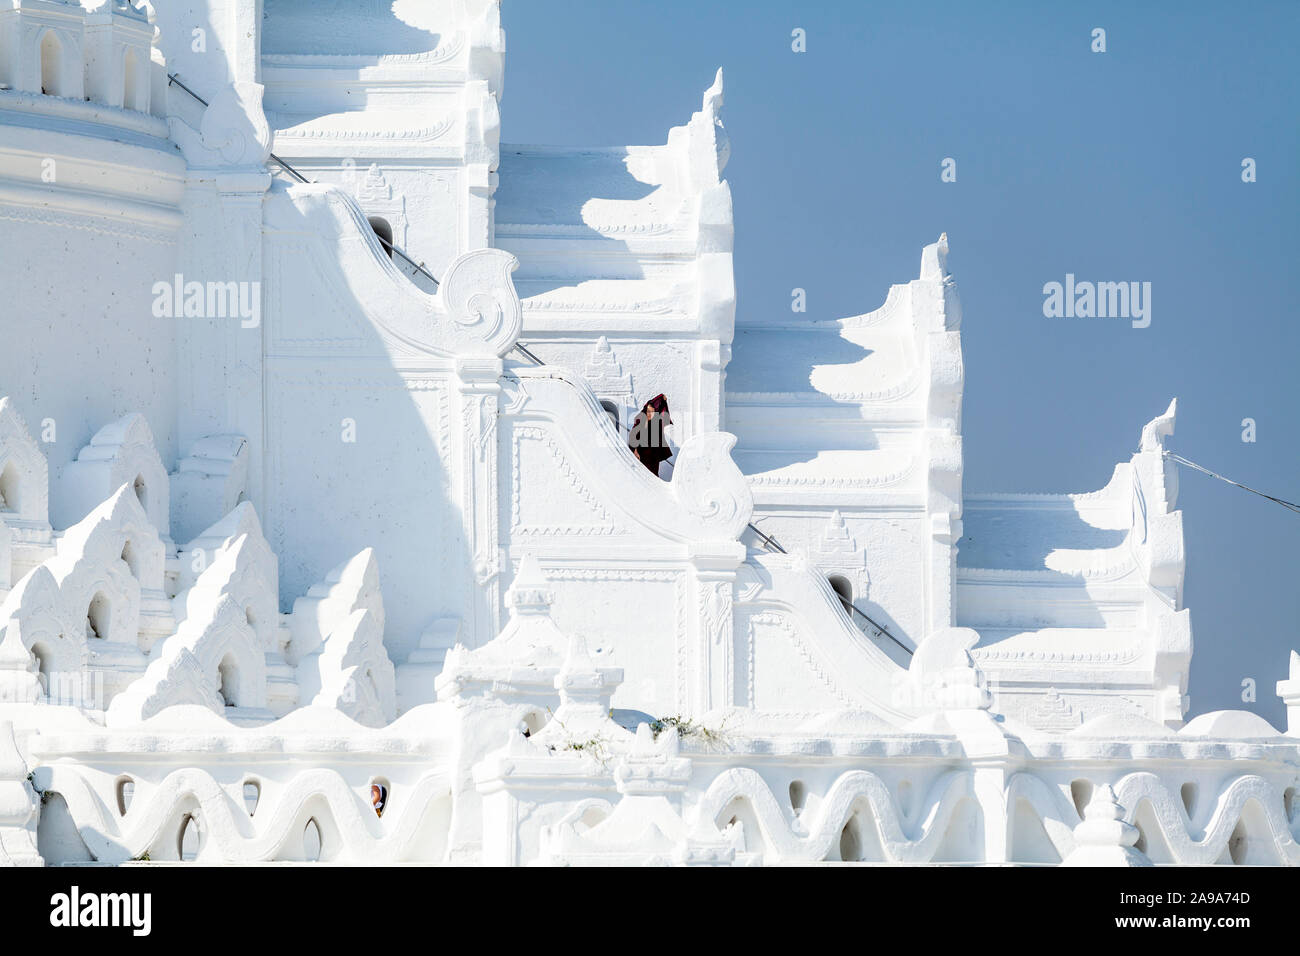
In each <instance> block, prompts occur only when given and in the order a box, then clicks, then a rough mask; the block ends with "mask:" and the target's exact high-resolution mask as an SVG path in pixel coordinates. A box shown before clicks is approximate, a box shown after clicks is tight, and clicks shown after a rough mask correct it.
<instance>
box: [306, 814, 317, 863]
mask: <svg viewBox="0 0 1300 956" xmlns="http://www.w3.org/2000/svg"><path fill="white" fill-rule="evenodd" d="M320 851H321V838H320V826H319V824H317V823H316V818H315V817H313V818H312V819H310V820H308V821H307V826H306V828H305V829H304V830H303V831H302V855H303V859H305V860H306V861H307V862H308V863H315V862H317V861H318V860H319V859H320Z"/></svg>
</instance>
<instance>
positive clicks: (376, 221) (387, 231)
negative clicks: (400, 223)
mask: <svg viewBox="0 0 1300 956" xmlns="http://www.w3.org/2000/svg"><path fill="white" fill-rule="evenodd" d="M370 228H371V229H373V230H374V231H375V235H376V236H378V237H379V244H380V245H381V246H383V247H384V251H385V252H386V253H388V258H390V259H391V258H393V227H392V226H391V225H389V224H388V220H387V219H385V218H383V217H382V216H371V217H370Z"/></svg>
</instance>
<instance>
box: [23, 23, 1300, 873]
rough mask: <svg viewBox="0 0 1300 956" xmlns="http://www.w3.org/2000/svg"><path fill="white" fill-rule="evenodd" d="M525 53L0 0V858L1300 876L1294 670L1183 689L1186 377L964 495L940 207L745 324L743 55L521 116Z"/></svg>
mask: <svg viewBox="0 0 1300 956" xmlns="http://www.w3.org/2000/svg"><path fill="white" fill-rule="evenodd" d="M504 56H505V38H504V32H503V30H502V26H501V10H500V4H499V0H429V2H423V3H414V2H398V3H396V4H389V3H382V4H371V3H357V2H344V0H315V2H308V0H176V2H167V3H161V2H160V3H158V4H157V9H155V7H154V4H152V3H150V2H148V0H145V2H143V3H142V4H140V5H139V6H136V5H132V4H131V3H130V2H128V0H101V2H94V0H86V2H84V3H80V4H79V3H76V2H73V0H0V248H2V249H3V250H4V257H3V261H0V302H3V305H2V306H0V396H3V398H0V864H12V865H39V864H42V863H46V864H56V863H76V862H92V861H93V862H98V863H126V862H129V861H132V860H143V859H148V860H150V861H166V860H196V861H198V862H207V863H214V862H215V863H233V864H251V863H263V862H270V861H316V860H319V861H327V862H343V863H388V862H422V863H460V864H480V863H481V864H509V865H514V864H532V863H544V864H575V863H608V864H646V863H664V864H667V863H679V864H680V863H689V864H710V865H717V864H724V865H731V864H773V863H789V862H812V861H846V862H877V863H878V862H886V863H938V862H960V863H1004V862H1012V863H1025V864H1044V863H1052V864H1054V863H1065V864H1113V865H1145V864H1151V863H1155V864H1208V863H1223V864H1229V863H1232V864H1285V865H1297V864H1300V845H1297V839H1298V838H1300V798H1298V797H1297V792H1298V790H1300V656H1298V655H1296V654H1294V653H1293V654H1292V655H1291V659H1290V661H1289V662H1284V661H1279V662H1278V672H1279V675H1281V676H1283V677H1284V679H1283V680H1281V681H1280V682H1279V683H1278V685H1277V692H1278V694H1279V695H1280V696H1281V697H1282V698H1283V700H1284V701H1285V702H1286V705H1287V714H1288V726H1287V727H1286V728H1284V729H1278V728H1274V727H1272V726H1271V725H1269V724H1268V723H1267V722H1265V721H1264V720H1263V719H1261V718H1259V717H1257V716H1255V715H1253V714H1250V713H1246V712H1235V711H1234V712H1216V713H1211V714H1205V715H1202V716H1200V717H1197V718H1195V719H1193V720H1190V721H1187V720H1186V715H1187V714H1188V712H1189V700H1188V697H1187V675H1188V669H1189V666H1190V661H1191V654H1192V630H1191V621H1190V613H1191V612H1190V610H1189V608H1188V605H1187V603H1186V602H1185V595H1184V593H1183V573H1184V567H1185V551H1184V544H1183V536H1182V517H1181V512H1179V510H1178V507H1177V506H1178V485H1177V474H1176V471H1175V470H1174V466H1173V465H1172V464H1171V463H1170V462H1169V461H1168V460H1167V459H1166V457H1165V454H1164V452H1165V450H1166V448H1168V447H1169V446H1170V443H1171V442H1172V441H1173V434H1174V426H1175V415H1176V403H1174V402H1171V403H1170V405H1169V407H1168V409H1167V410H1165V411H1164V412H1162V413H1160V414H1158V415H1157V414H1155V413H1157V412H1160V410H1159V409H1144V410H1135V413H1134V418H1133V425H1132V428H1133V435H1134V437H1135V438H1139V450H1138V451H1137V452H1136V453H1135V454H1134V455H1133V456H1132V457H1131V459H1129V460H1127V461H1121V462H1117V463H1116V464H1115V466H1114V472H1113V476H1112V478H1111V480H1110V481H1109V482H1108V483H1107V485H1106V486H1105V487H1104V488H1102V489H1099V490H1095V491H1088V492H1085V493H1081V494H1041V495H1034V494H971V493H968V492H966V491H965V490H964V489H963V486H962V470H963V468H962V427H961V426H962V415H961V411H962V384H963V364H962V351H961V335H962V324H963V323H962V319H963V316H962V309H961V304H960V299H959V296H958V291H957V284H956V280H955V278H954V275H953V274H952V273H951V272H950V271H949V264H948V256H949V246H948V240H947V237H946V236H941V237H939V238H938V239H937V241H936V242H934V243H932V244H930V245H928V246H926V247H925V248H924V249H922V250H920V254H919V263H918V267H917V271H916V275H915V277H907V276H902V277H900V279H903V280H904V281H902V282H900V283H899V284H898V285H895V286H893V287H891V288H890V289H888V290H887V291H886V292H885V295H884V298H883V303H882V304H881V305H880V306H879V307H878V308H875V309H874V310H873V311H869V312H865V313H864V314H862V315H857V316H853V317H849V318H840V319H832V318H813V319H805V318H804V317H802V316H796V315H793V314H792V315H791V316H790V318H789V319H787V320H783V321H774V320H772V319H771V318H763V317H757V316H749V315H746V313H745V309H744V305H743V303H738V302H737V297H736V290H735V284H734V278H733V271H732V253H733V236H734V230H733V215H732V195H731V190H730V187H729V185H728V183H727V181H726V179H725V178H724V173H725V168H726V165H727V160H728V158H729V155H730V146H729V143H728V139H727V133H726V129H725V126H724V123H723V117H722V111H723V100H724V82H723V75H722V72H721V71H719V73H718V75H717V77H716V79H715V80H714V82H713V83H712V84H711V85H710V86H709V87H708V89H707V90H705V91H704V92H703V96H702V101H701V103H700V107H699V109H698V110H697V111H695V112H693V113H690V114H687V113H685V112H684V113H683V117H682V124H681V125H680V126H677V127H674V128H673V129H671V130H666V131H665V133H664V142H663V143H662V144H657V145H651V146H615V147H610V146H596V147H574V148H571V149H570V148H556V147H536V146H528V145H510V144H508V143H502V141H501V135H502V131H501V123H500V115H499V103H500V100H501V97H502V92H503V75H504ZM173 80H178V81H180V84H183V85H184V87H188V91H187V90H186V89H185V88H183V87H182V86H181V85H179V84H178V83H176V82H173ZM200 99H202V100H203V101H205V102H200ZM506 132H507V134H508V130H507V131H506ZM273 153H274V155H272V154H273ZM394 247H395V248H396V251H394ZM868 304H869V303H868ZM972 322H973V325H972V334H979V332H978V328H979V317H978V316H973V317H972ZM660 394H662V395H664V396H666V397H667V400H668V402H669V405H670V409H671V418H672V424H671V425H670V426H669V427H668V431H667V435H668V440H669V442H670V444H671V447H672V450H673V452H674V454H673V456H672V458H671V459H670V462H669V463H668V464H666V465H663V466H661V469H660V471H659V473H658V474H657V475H656V474H654V473H652V472H651V471H650V470H649V469H648V468H647V467H645V466H644V465H643V464H642V463H641V461H639V460H638V458H637V457H636V456H635V455H634V454H633V452H632V451H631V450H630V449H629V447H628V431H629V429H632V428H633V425H634V420H635V419H636V417H637V414H638V412H639V411H640V410H641V409H642V407H643V406H644V405H645V404H646V403H647V402H648V401H650V400H651V399H653V398H655V396H657V395H660ZM1152 415H1155V417H1152Z"/></svg>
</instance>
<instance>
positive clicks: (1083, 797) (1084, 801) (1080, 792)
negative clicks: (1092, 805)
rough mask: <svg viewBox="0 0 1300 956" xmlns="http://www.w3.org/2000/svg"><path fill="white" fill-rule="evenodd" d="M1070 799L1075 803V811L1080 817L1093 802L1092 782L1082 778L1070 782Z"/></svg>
mask: <svg viewBox="0 0 1300 956" xmlns="http://www.w3.org/2000/svg"><path fill="white" fill-rule="evenodd" d="M1070 799H1071V800H1073V801H1074V809H1075V810H1076V811H1078V814H1079V816H1080V817H1082V816H1083V811H1084V810H1085V809H1086V808H1087V806H1088V802H1089V801H1090V800H1092V781H1091V780H1086V779H1084V778H1083V777H1080V778H1079V779H1077V780H1073V781H1071V782H1070Z"/></svg>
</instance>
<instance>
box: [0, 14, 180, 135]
mask: <svg viewBox="0 0 1300 956" xmlns="http://www.w3.org/2000/svg"><path fill="white" fill-rule="evenodd" d="M153 39H154V28H153V26H152V25H151V24H150V22H149V14H148V12H147V10H146V9H145V8H144V7H143V6H140V7H137V6H135V5H133V4H132V3H130V2H128V0H99V2H98V3H97V4H95V5H93V6H92V5H91V4H89V3H88V4H86V5H85V6H83V5H82V4H80V3H78V2H76V0H6V2H5V4H4V6H3V7H0V84H2V85H0V89H5V88H7V89H9V90H15V91H21V92H28V93H38V94H43V95H45V96H56V97H62V98H64V99H70V100H90V101H92V102H94V103H98V104H101V105H104V106H110V107H116V108H118V109H126V110H131V111H134V112H140V113H149V112H151V111H153V109H154V103H153V87H154V78H153V73H154V62H153Z"/></svg>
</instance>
